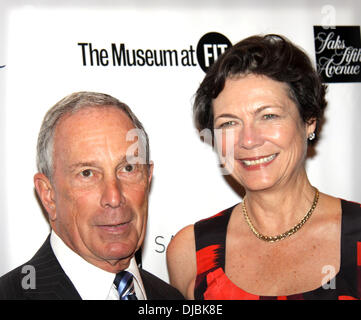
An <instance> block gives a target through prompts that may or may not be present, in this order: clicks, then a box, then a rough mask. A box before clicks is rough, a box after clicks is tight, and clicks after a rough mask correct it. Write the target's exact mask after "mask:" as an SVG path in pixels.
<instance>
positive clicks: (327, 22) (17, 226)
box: [0, 0, 361, 281]
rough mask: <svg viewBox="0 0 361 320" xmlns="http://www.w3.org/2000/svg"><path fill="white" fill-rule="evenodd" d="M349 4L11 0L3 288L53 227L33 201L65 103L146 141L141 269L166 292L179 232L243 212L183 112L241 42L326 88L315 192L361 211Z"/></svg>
mask: <svg viewBox="0 0 361 320" xmlns="http://www.w3.org/2000/svg"><path fill="white" fill-rule="evenodd" d="M360 25H361V3H360V2H359V1H350V0H344V1H331V0H330V1H324V0H323V1H318V0H314V1H311V2H310V1H297V2H296V1H294V2H291V1H277V0H274V1H171V2H170V1H151V2H149V1H128V2H126V1H124V2H123V1H100V0H99V1H87V3H86V4H85V2H84V1H80V0H79V1H76V0H73V1H40V0H38V1H14V0H4V1H2V2H1V4H0V148H1V157H0V168H1V170H0V212H1V214H0V255H1V256H0V257H1V258H0V275H2V274H4V273H5V272H7V271H9V270H10V269H13V268H14V267H16V266H18V265H20V264H22V263H23V262H25V261H27V260H28V259H29V258H30V257H31V256H32V255H33V254H34V253H35V251H36V250H37V249H38V248H39V247H40V245H41V244H42V243H43V241H44V240H45V238H46V236H47V234H48V233H49V230H50V229H49V225H48V223H47V220H46V217H45V216H44V214H43V212H42V210H41V207H40V205H39V203H38V201H37V198H36V196H35V191H34V186H33V176H34V174H35V173H36V165H35V149H36V140H37V135H38V132H39V128H40V124H41V121H42V119H43V116H44V114H45V113H46V111H47V110H48V109H49V108H50V107H51V106H53V105H54V104H55V103H56V102H57V101H58V100H60V99H61V98H62V97H64V96H65V95H68V94H70V93H72V92H75V91H97V92H103V93H107V94H110V95H113V96H114V97H116V98H118V99H119V100H121V101H123V102H125V103H127V104H128V105H129V106H130V107H131V108H132V109H133V111H134V112H135V114H136V115H137V116H138V117H139V118H140V120H141V121H142V122H143V124H144V126H145V129H146V130H147V132H148V134H149V138H150V146H151V159H152V160H153V161H154V178H153V183H152V188H151V194H150V204H149V206H150V207H149V221H148V231H147V235H146V239H145V244H144V247H143V254H142V263H143V266H144V268H146V269H148V270H149V271H151V272H153V273H154V274H156V275H158V276H159V277H161V278H163V279H164V280H166V281H168V274H167V268H166V259H165V251H166V248H167V245H168V243H169V241H170V240H171V238H172V236H173V235H175V233H176V232H177V231H178V230H179V229H181V228H182V227H184V226H186V225H188V224H192V223H194V222H196V221H197V220H199V219H202V218H206V217H208V216H210V215H213V214H215V213H217V212H219V211H220V210H222V209H224V208H227V207H229V206H231V205H233V204H235V203H238V202H240V201H241V200H242V199H241V197H240V195H239V194H238V192H237V190H236V189H235V188H234V186H233V187H232V186H230V185H229V183H228V180H227V178H226V177H225V176H224V175H222V172H221V170H220V169H219V163H218V159H217V156H216V153H215V151H214V150H213V148H212V147H211V146H209V145H208V144H205V143H202V141H201V140H200V138H199V135H198V132H197V131H196V129H195V127H194V125H193V121H192V101H193V97H194V93H195V91H196V90H197V87H198V85H199V83H200V82H201V81H202V79H203V77H204V75H205V70H206V69H207V68H208V67H209V65H211V64H212V63H213V61H214V60H215V59H217V57H218V56H219V55H220V54H221V53H222V52H223V51H224V50H226V49H227V47H229V46H231V45H232V44H235V43H236V42H238V41H239V40H241V39H243V38H246V37H249V36H251V35H255V34H267V33H276V34H281V35H284V36H286V37H287V38H289V39H290V40H291V41H293V42H294V43H296V44H298V45H299V46H300V47H302V48H303V49H304V50H305V51H306V52H307V53H308V54H309V56H310V57H311V59H312V61H313V62H314V64H315V66H317V68H318V70H319V72H320V73H321V74H322V76H323V79H324V81H325V82H327V83H328V86H329V88H328V94H327V98H328V101H329V105H328V107H327V111H326V115H325V118H326V121H325V123H324V125H323V129H322V137H321V140H320V141H319V143H318V145H317V148H316V150H315V153H314V154H313V155H312V157H310V158H309V159H308V160H307V171H308V174H309V178H310V180H311V182H312V184H314V185H315V186H317V187H318V188H319V189H320V190H321V191H322V192H325V193H329V194H331V195H334V196H338V197H341V198H344V199H348V200H354V201H358V202H361V160H360V159H361V148H360V144H361V142H360V140H361V125H360V120H361V70H360V69H361V37H360Z"/></svg>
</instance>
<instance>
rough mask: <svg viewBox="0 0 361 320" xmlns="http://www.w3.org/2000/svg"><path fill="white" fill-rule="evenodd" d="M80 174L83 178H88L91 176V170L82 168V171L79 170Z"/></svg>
mask: <svg viewBox="0 0 361 320" xmlns="http://www.w3.org/2000/svg"><path fill="white" fill-rule="evenodd" d="M80 174H81V175H82V176H83V177H84V178H89V177H92V176H93V172H92V171H91V170H90V169H86V170H83V171H82V172H80Z"/></svg>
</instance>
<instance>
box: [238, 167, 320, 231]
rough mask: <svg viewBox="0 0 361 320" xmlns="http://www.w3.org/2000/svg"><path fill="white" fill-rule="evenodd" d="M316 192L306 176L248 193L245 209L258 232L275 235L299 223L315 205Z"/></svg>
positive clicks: (248, 191)
mask: <svg viewBox="0 0 361 320" xmlns="http://www.w3.org/2000/svg"><path fill="white" fill-rule="evenodd" d="M314 196H315V189H314V188H313V187H312V185H311V184H310V182H309V180H308V178H307V175H306V173H305V174H304V175H303V176H302V177H299V178H298V179H296V180H294V181H293V182H292V181H289V182H288V183H287V184H283V185H282V186H280V185H279V186H275V187H273V188H270V189H267V190H260V191H251V190H247V191H246V201H245V204H246V209H247V213H248V216H249V217H250V219H251V221H252V223H253V225H254V227H255V228H256V229H257V230H258V232H260V233H262V234H264V235H267V236H273V235H277V234H280V233H283V232H285V231H287V230H288V229H290V228H292V227H293V226H294V225H296V224H297V223H299V222H300V221H301V219H302V218H303V217H304V216H305V214H306V213H307V212H308V211H309V209H310V208H311V206H312V203H313V200H314Z"/></svg>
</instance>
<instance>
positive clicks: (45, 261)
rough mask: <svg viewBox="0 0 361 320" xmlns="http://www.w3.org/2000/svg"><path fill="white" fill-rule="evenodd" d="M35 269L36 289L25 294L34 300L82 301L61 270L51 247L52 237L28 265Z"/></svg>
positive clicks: (27, 297)
mask: <svg viewBox="0 0 361 320" xmlns="http://www.w3.org/2000/svg"><path fill="white" fill-rule="evenodd" d="M27 264H28V265H32V266H34V267H35V272H36V282H35V283H36V288H35V289H28V290H26V291H25V292H24V294H25V298H26V299H32V300H44V299H45V300H80V299H81V297H80V296H79V294H78V292H77V291H76V289H75V287H74V285H73V284H72V282H71V281H70V279H69V278H68V277H67V275H66V274H65V272H64V271H63V269H62V268H61V266H60V264H59V262H58V260H57V259H56V257H55V255H54V252H53V250H52V248H51V245H50V235H49V236H48V238H47V239H46V241H45V242H44V244H43V246H42V247H41V248H40V249H39V251H38V252H37V253H36V254H35V255H34V257H33V258H32V259H31V260H30V261H29V262H28V263H27Z"/></svg>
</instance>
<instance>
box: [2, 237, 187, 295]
mask: <svg viewBox="0 0 361 320" xmlns="http://www.w3.org/2000/svg"><path fill="white" fill-rule="evenodd" d="M25 265H30V266H33V267H34V268H35V274H36V282H35V284H36V288H35V289H31V288H29V289H23V286H22V280H23V278H24V277H25V276H26V275H27V273H28V272H26V271H24V273H22V270H23V266H25ZM139 272H140V275H141V277H142V280H143V285H144V289H145V292H146V294H147V297H148V299H149V300H183V299H184V297H183V296H182V295H181V293H180V292H179V291H178V290H177V289H175V288H173V287H171V286H170V285H169V284H167V283H166V282H164V281H163V280H161V279H159V278H158V277H156V276H154V275H152V274H151V273H149V272H147V271H145V270H143V269H139ZM5 299H6V300H10V299H11V300H80V299H81V297H80V295H79V294H78V292H77V291H76V289H75V287H74V285H73V284H72V282H71V281H70V279H69V278H68V276H67V275H66V274H65V272H64V271H63V269H62V268H61V266H60V264H59V262H58V260H57V259H56V257H55V255H54V252H53V250H52V248H51V245H50V236H49V237H48V238H47V239H46V241H45V243H44V244H43V246H42V247H41V248H40V249H39V250H38V252H37V253H36V254H35V255H34V257H33V258H32V259H31V260H29V261H28V262H27V263H25V264H24V265H22V266H20V267H18V268H16V269H14V270H12V271H10V272H9V273H7V274H5V275H4V276H2V277H1V278H0V300H5Z"/></svg>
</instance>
